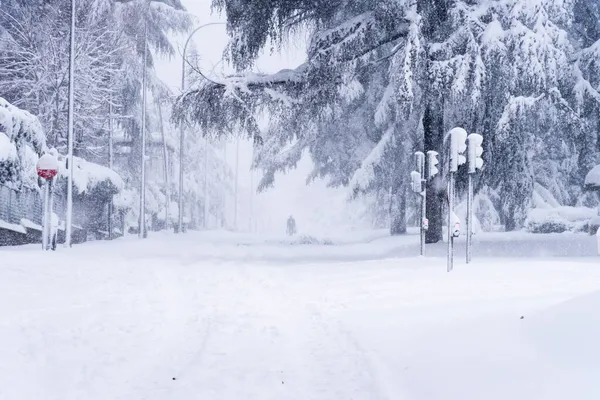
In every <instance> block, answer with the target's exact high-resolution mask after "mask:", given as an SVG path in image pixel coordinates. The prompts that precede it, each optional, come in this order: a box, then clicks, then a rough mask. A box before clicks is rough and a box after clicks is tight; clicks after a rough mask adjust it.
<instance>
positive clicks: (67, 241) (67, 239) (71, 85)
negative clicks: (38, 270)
mask: <svg viewBox="0 0 600 400" xmlns="http://www.w3.org/2000/svg"><path fill="white" fill-rule="evenodd" d="M75 18H76V15H75V0H71V38H70V39H71V40H70V42H71V43H70V45H69V116H68V131H67V165H68V171H67V217H66V225H67V226H66V229H65V247H71V242H72V236H73V169H74V165H73V147H74V140H73V135H74V132H73V127H74V124H73V118H74V115H73V108H74V104H75V82H74V79H75Z"/></svg>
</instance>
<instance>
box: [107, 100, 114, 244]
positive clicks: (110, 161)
mask: <svg viewBox="0 0 600 400" xmlns="http://www.w3.org/2000/svg"><path fill="white" fill-rule="evenodd" d="M113 129H114V127H113V104H112V95H111V96H110V97H109V100H108V168H110V169H113V164H114V148H113V136H114V131H113ZM113 213H114V204H113V199H112V196H111V198H110V200H109V202H108V238H109V239H110V240H112V239H113V230H114V228H113Z"/></svg>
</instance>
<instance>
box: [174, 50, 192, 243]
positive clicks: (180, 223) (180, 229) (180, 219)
mask: <svg viewBox="0 0 600 400" xmlns="http://www.w3.org/2000/svg"><path fill="white" fill-rule="evenodd" d="M188 41H189V38H188ZM186 46H187V42H186ZM185 50H186V47H184V48H183V57H182V60H181V92H182V93H183V91H184V90H185ZM184 139H185V133H184V129H183V124H181V125H180V126H179V199H178V202H177V203H178V206H179V216H178V221H177V229H175V232H176V233H183V164H184V163H183V141H184Z"/></svg>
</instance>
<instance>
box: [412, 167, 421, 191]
mask: <svg viewBox="0 0 600 400" xmlns="http://www.w3.org/2000/svg"><path fill="white" fill-rule="evenodd" d="M410 182H411V186H412V190H413V192H415V193H421V192H422V191H423V183H422V182H421V174H420V173H418V172H417V171H413V172H411V173H410Z"/></svg>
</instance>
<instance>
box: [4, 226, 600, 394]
mask: <svg viewBox="0 0 600 400" xmlns="http://www.w3.org/2000/svg"><path fill="white" fill-rule="evenodd" d="M205 239H206V238H204V237H201V236H193V235H189V236H188V237H187V239H184V240H180V241H178V242H169V241H172V240H173V239H172V238H170V237H168V236H165V237H164V238H162V240H160V241H159V240H158V239H150V240H148V241H146V242H144V243H139V242H136V241H130V242H127V241H123V242H121V243H119V242H116V243H93V244H88V245H83V246H79V247H77V248H74V249H72V250H71V251H68V252H67V251H64V250H63V251H61V252H57V253H51V254H47V257H46V258H45V259H42V257H41V254H40V252H38V251H36V250H34V249H10V250H3V251H2V259H3V265H2V267H1V268H0V343H1V346H0V399H24V400H30V399H42V398H43V399H57V400H58V399H61V400H67V399H89V400H93V399H127V400H130V399H157V400H158V399H182V400H183V399H186V400H187V399H223V400H238V399H244V400H254V399H256V400H259V399H260V400H267V399H285V400H287V399H291V400H295V399H298V400H300V399H302V400H306V399H315V400H321V399H322V400H334V399H335V400H343V399H354V400H360V399H365V400H366V399H369V400H370V399H373V400H377V399H389V400H395V399H399V400H401V399H419V400H421V399H423V400H430V399H445V400H447V399H451V400H454V399H456V400H459V399H460V400H465V399H474V400H475V399H481V398H485V399H486V400H490V399H506V398H510V399H524V400H525V399H528V400H529V399H533V398H535V399H565V398H577V399H588V398H589V399H595V398H598V396H599V395H600V389H598V388H597V387H596V386H597V385H595V377H596V376H597V373H598V372H600V361H598V360H599V358H594V357H592V355H596V354H598V353H600V350H596V347H597V348H599V349H600V345H598V346H593V345H592V347H591V348H590V343H592V344H593V343H595V342H594V341H595V340H597V339H595V338H597V337H598V335H597V333H598V332H599V331H600V324H598V322H599V319H598V318H597V317H595V316H594V315H593V314H594V313H593V312H590V309H589V308H586V307H589V304H590V302H589V301H587V302H583V305H577V306H576V307H574V308H573V309H574V310H575V311H572V309H571V308H568V307H567V310H568V311H564V310H563V311H560V310H561V308H560V307H563V308H564V307H565V306H562V305H561V306H558V308H556V305H558V304H560V303H562V302H565V301H567V300H570V299H572V298H576V297H578V296H581V295H585V294H587V293H592V292H595V291H598V290H600V267H599V266H598V263H597V260H596V259H592V258H580V259H560V260H524V259H516V258H510V259H508V258H507V259H496V258H487V259H484V260H481V261H477V260H476V262H475V263H473V264H472V265H471V266H468V267H467V266H465V265H461V264H459V265H457V268H456V270H455V271H454V272H453V273H452V274H447V273H445V272H444V271H445V269H444V260H443V259H440V258H427V259H422V258H401V259H387V260H376V261H361V262H332V261H314V259H315V258H316V254H318V252H319V251H320V250H319V248H318V247H314V248H310V249H308V248H305V249H304V250H303V249H302V247H299V246H287V247H285V246H280V249H279V251H280V252H281V253H286V252H295V253H297V255H299V254H301V252H302V251H306V252H313V253H314V254H313V256H314V257H312V256H311V257H308V259H309V260H312V261H311V262H310V263H309V262H306V263H299V262H295V263H282V262H273V260H272V259H271V260H268V262H261V261H260V260H257V258H258V257H257V254H265V253H268V254H271V252H274V250H273V249H272V248H269V246H271V245H269V246H267V245H261V244H260V243H254V244H253V245H254V246H257V247H258V248H259V250H260V249H262V250H260V251H258V253H256V252H254V253H249V252H248V249H247V248H244V246H241V247H240V248H238V246H230V245H228V244H226V243H225V244H224V243H223V242H222V241H218V240H216V241H214V242H213V243H212V244H211V243H208V242H206V241H205ZM186 241H187V243H186ZM271 247H272V246H271ZM292 247H293V249H292ZM325 247H327V246H325ZM236 248H237V250H236ZM268 248H269V250H267V249H268ZM353 248H355V246H354V245H350V246H349V247H348V248H347V249H346V251H351V249H353ZM321 250H322V251H323V252H324V253H325V252H328V251H329V252H332V251H333V250H332V249H325V248H323V249H321ZM236 251H237V253H236ZM337 251H343V250H342V249H340V250H337ZM374 251H375V249H374ZM215 252H216V253H218V254H219V255H220V256H219V258H218V259H217V258H212V259H210V258H207V257H206V254H208V253H211V254H212V253H215ZM261 252H264V253H261ZM244 254H247V255H248V254H250V255H254V257H249V258H251V259H253V261H243V260H242V258H243V257H242V256H243V255H244ZM227 255H229V256H230V261H227ZM281 257H282V259H283V258H284V255H282V256H281ZM325 258H327V257H325ZM597 300H598V299H596V298H595V297H593V298H592V300H590V301H591V302H592V304H599V305H600V301H597ZM556 310H558V311H556ZM569 310H570V311H569ZM578 312H579V314H580V315H577V313H578ZM557 315H558V316H560V318H559V317H556V316H557ZM565 315H567V316H574V318H567V317H565ZM521 317H523V318H521ZM562 318H565V321H566V320H568V324H569V327H568V329H567V328H565V329H562V328H564V326H562V325H561V324H562V322H561V321H562ZM565 323H566V322H565ZM573 332H575V335H574V336H573ZM578 338H580V342H579V343H578ZM557 343H558V344H559V346H558V347H560V349H558V350H560V351H558V350H557Z"/></svg>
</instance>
